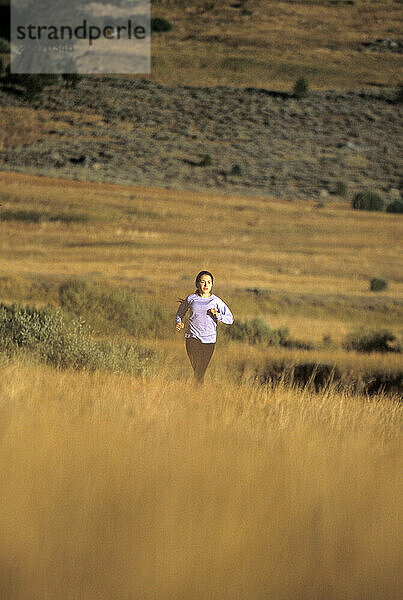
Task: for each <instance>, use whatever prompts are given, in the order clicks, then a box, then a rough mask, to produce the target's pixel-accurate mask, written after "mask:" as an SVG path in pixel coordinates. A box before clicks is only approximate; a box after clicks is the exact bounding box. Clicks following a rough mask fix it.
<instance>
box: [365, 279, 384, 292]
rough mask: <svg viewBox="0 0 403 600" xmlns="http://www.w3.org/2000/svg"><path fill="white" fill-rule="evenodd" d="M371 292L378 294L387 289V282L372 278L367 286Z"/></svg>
mask: <svg viewBox="0 0 403 600" xmlns="http://www.w3.org/2000/svg"><path fill="white" fill-rule="evenodd" d="M369 289H370V290H371V292H380V291H382V290H387V289H388V282H387V281H386V279H383V278H382V277H374V278H373V279H371V282H370V284H369Z"/></svg>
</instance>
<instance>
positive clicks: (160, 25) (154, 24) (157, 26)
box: [150, 17, 172, 32]
mask: <svg viewBox="0 0 403 600" xmlns="http://www.w3.org/2000/svg"><path fill="white" fill-rule="evenodd" d="M150 23H151V31H157V32H161V31H171V29H172V23H170V22H169V21H167V20H166V19H164V18H162V17H154V18H153V19H151V21H150Z"/></svg>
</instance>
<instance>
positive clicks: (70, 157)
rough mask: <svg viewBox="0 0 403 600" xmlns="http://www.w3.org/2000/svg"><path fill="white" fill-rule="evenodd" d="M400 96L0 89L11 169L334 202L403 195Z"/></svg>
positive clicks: (153, 86)
mask: <svg viewBox="0 0 403 600" xmlns="http://www.w3.org/2000/svg"><path fill="white" fill-rule="evenodd" d="M395 95H396V91H395V90H394V89H383V90H382V91H371V90H361V91H344V92H343V91H336V90H333V91H327V92H321V91H316V92H311V93H310V94H309V95H308V97H307V98H303V99H300V100H297V99H295V98H293V97H292V95H291V94H287V93H282V92H274V91H270V90H265V89H256V88H248V89H241V88H230V87H214V88H204V87H197V88H195V87H186V86H178V87H169V86H166V85H163V84H160V83H156V82H153V81H146V80H130V79H124V78H112V77H107V76H105V77H103V78H102V79H100V78H95V77H86V78H84V79H83V80H82V81H81V82H80V83H79V84H78V86H77V88H76V89H70V88H63V87H61V84H59V83H57V84H53V87H50V88H47V89H46V90H45V91H44V92H43V93H42V95H41V97H40V98H38V99H36V100H33V101H31V102H27V101H26V100H24V99H23V98H22V97H20V96H19V95H16V94H11V93H10V92H7V91H6V90H3V91H2V92H1V91H0V118H1V120H2V122H3V126H2V129H1V132H0V144H1V145H0V148H1V149H0V169H2V170H23V171H26V172H30V173H40V174H43V175H51V176H54V177H69V178H77V179H82V180H90V181H104V182H117V183H127V184H134V185H153V186H161V187H170V188H178V189H191V190H196V191H201V190H205V191H208V190H211V191H214V190H217V191H219V192H228V193H242V194H244V193H246V194H249V195H250V194H254V195H256V194H257V195H266V196H270V197H279V198H287V199H290V200H292V199H296V198H315V197H321V198H327V197H328V196H330V197H331V195H332V194H335V192H336V191H337V190H338V188H339V186H340V182H341V185H342V186H343V187H344V188H345V189H347V192H348V194H349V196H350V195H351V194H352V193H353V192H355V191H358V190H361V189H363V188H367V187H369V188H372V189H374V190H377V191H378V192H381V193H382V194H383V195H384V196H385V199H386V200H389V199H390V200H391V199H392V198H394V197H396V195H399V188H400V186H401V155H402V142H401V140H402V139H403V128H402V123H403V119H402V105H401V104H396V103H394V101H393V99H394V97H395Z"/></svg>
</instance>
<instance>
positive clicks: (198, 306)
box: [176, 271, 234, 383]
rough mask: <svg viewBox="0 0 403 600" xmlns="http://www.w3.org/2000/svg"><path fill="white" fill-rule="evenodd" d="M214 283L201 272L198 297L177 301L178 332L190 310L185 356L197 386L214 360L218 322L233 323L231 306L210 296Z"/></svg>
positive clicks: (198, 279) (209, 274)
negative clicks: (178, 303) (178, 304)
mask: <svg viewBox="0 0 403 600" xmlns="http://www.w3.org/2000/svg"><path fill="white" fill-rule="evenodd" d="M213 281H214V279H213V276H212V274H211V273H210V272H209V271H200V273H199V274H198V275H197V277H196V282H195V283H196V291H195V293H194V294H190V295H189V296H187V297H186V298H185V299H182V298H179V300H178V302H180V306H179V308H178V311H177V313H176V331H180V330H181V329H182V328H183V327H184V324H183V322H182V319H183V317H184V316H185V314H186V312H187V311H188V310H189V325H188V328H187V330H186V333H185V338H186V352H187V354H188V357H189V360H190V364H191V365H192V367H193V371H194V377H195V380H196V382H197V383H203V381H204V374H205V372H206V369H207V366H208V364H209V362H210V359H211V357H212V356H213V352H214V348H215V342H216V339H217V333H216V329H217V322H218V321H220V322H221V323H226V324H228V325H230V324H231V323H233V322H234V317H233V316H232V313H231V311H230V309H229V308H228V306H227V305H226V304H225V303H224V302H223V301H222V300H221V298H219V297H218V296H216V295H215V294H212V293H211V290H212V287H213Z"/></svg>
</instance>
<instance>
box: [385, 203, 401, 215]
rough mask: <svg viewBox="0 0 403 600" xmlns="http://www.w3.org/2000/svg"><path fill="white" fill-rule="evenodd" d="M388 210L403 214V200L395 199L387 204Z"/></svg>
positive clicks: (388, 211)
mask: <svg viewBox="0 0 403 600" xmlns="http://www.w3.org/2000/svg"><path fill="white" fill-rule="evenodd" d="M386 212H387V213H395V214H402V213H403V200H393V202H391V203H390V204H388V205H387V207H386Z"/></svg>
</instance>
